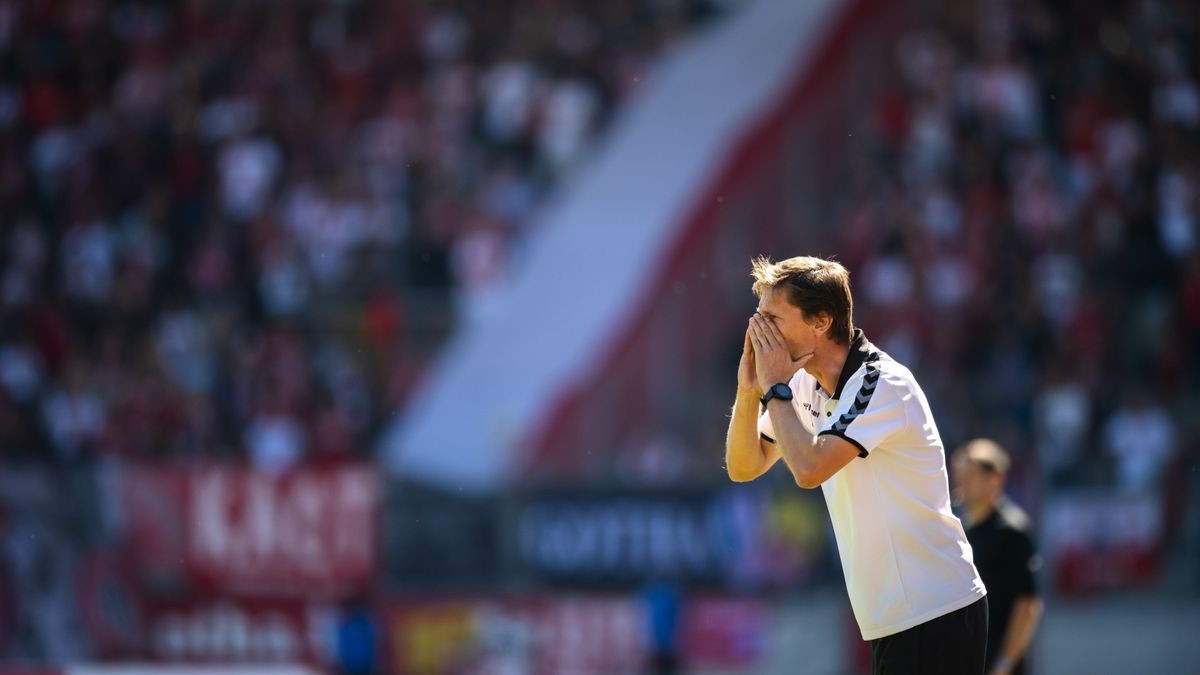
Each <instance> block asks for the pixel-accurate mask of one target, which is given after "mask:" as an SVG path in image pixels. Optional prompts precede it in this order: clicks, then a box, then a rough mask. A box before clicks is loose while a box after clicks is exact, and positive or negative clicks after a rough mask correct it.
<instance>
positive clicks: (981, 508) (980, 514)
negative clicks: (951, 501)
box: [967, 497, 1000, 525]
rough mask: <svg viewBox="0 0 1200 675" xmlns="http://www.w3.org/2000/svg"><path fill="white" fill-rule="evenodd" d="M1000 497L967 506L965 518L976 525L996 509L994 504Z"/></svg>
mask: <svg viewBox="0 0 1200 675" xmlns="http://www.w3.org/2000/svg"><path fill="white" fill-rule="evenodd" d="M999 501H1000V498H999V497H997V498H996V499H988V500H985V501H982V502H980V503H978V504H972V505H969V506H967V520H969V521H971V522H970V524H971V525H978V524H979V523H982V522H983V521H985V520H987V519H988V518H990V517H991V516H992V513H993V512H995V510H996V504H997V503H998V502H999Z"/></svg>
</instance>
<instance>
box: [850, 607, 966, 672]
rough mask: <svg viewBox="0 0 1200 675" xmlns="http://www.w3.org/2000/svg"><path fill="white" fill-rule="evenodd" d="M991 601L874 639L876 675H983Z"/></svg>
mask: <svg viewBox="0 0 1200 675" xmlns="http://www.w3.org/2000/svg"><path fill="white" fill-rule="evenodd" d="M987 629H988V608H987V598H986V597H983V598H980V599H979V600H977V601H975V602H973V603H971V604H969V605H967V606H966V607H963V608H962V609H957V610H955V611H953V612H950V613H949V614H945V615H943V616H939V617H938V618H936V619H931V620H929V621H926V622H925V623H922V624H919V625H916V626H913V627H912V628H909V629H908V630H905V631H901V632H899V633H896V634H895V635H888V636H886V637H881V638H879V639H877V640H871V672H872V673H873V674H874V675H982V673H983V659H984V656H985V655H986V654H987Z"/></svg>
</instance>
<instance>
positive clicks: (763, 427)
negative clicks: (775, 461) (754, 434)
mask: <svg viewBox="0 0 1200 675" xmlns="http://www.w3.org/2000/svg"><path fill="white" fill-rule="evenodd" d="M758 435H759V436H761V437H762V439H763V440H764V441H767V442H769V443H774V442H775V426H774V425H773V424H771V413H769V412H767V411H766V410H763V413H762V414H761V415H759V416H758Z"/></svg>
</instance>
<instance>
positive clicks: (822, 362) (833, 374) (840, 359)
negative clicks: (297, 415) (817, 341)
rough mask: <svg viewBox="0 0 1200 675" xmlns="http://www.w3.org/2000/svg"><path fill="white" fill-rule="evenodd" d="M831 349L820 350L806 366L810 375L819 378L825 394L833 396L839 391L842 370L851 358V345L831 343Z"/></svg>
mask: <svg viewBox="0 0 1200 675" xmlns="http://www.w3.org/2000/svg"><path fill="white" fill-rule="evenodd" d="M828 344H829V348H828V349H826V350H818V352H817V353H816V354H815V355H814V356H813V358H812V360H811V361H809V362H808V363H807V364H806V365H805V366H804V370H806V371H807V372H808V374H809V375H812V376H813V377H815V378H817V383H818V384H820V385H821V389H824V390H825V393H827V394H829V395H830V396H833V395H834V394H835V393H837V392H836V390H837V383H838V378H840V377H841V376H842V368H843V367H845V365H846V359H847V358H849V356H850V345H848V344H845V345H843V344H839V343H837V342H833V341H830V342H829V343H828Z"/></svg>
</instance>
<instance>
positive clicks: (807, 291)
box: [750, 256, 854, 344]
mask: <svg viewBox="0 0 1200 675" xmlns="http://www.w3.org/2000/svg"><path fill="white" fill-rule="evenodd" d="M750 274H751V276H753V277H754V295H756V296H758V297H760V298H761V297H762V295H763V293H764V292H766V290H767V289H769V288H783V289H785V290H786V291H787V299H788V302H789V303H791V304H792V305H793V306H795V307H798V308H799V309H800V311H801V312H803V313H804V316H805V317H806V318H807V317H814V316H816V315H818V314H821V313H822V312H824V313H825V314H828V315H829V318H830V319H832V320H833V324H832V325H831V326H830V327H829V337H830V339H832V340H833V341H834V342H837V343H838V344H849V343H850V341H851V340H852V339H853V337H854V298H853V297H851V295H850V273H849V272H848V271H846V268H845V267H842V265H841V264H840V263H836V262H834V261H832V260H825V259H823V258H814V257H811V256H799V257H796V258H788V259H787V260H780V261H779V262H771V259H770V258H766V257H764V256H759V257H757V258H755V259H754V260H753V261H751V263H750Z"/></svg>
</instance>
